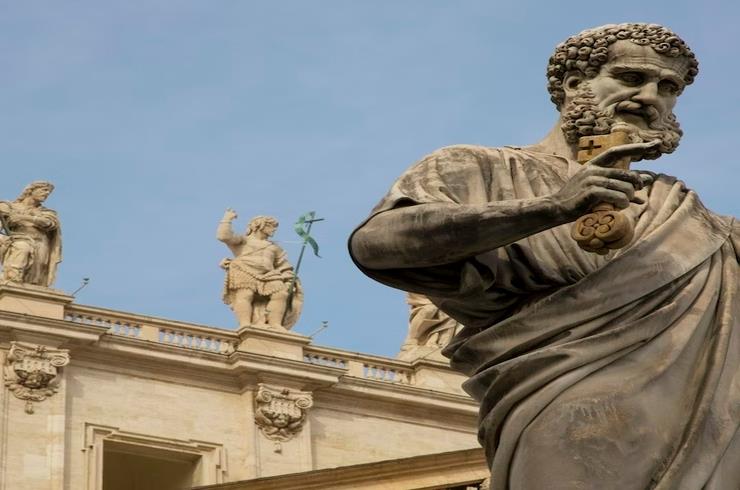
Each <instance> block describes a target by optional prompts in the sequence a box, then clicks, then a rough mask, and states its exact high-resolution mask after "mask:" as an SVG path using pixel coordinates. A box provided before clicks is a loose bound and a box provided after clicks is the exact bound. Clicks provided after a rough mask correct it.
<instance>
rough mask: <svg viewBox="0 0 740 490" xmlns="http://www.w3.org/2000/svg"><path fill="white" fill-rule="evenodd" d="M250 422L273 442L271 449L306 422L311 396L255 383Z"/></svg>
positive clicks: (307, 393) (296, 431) (277, 447)
mask: <svg viewBox="0 0 740 490" xmlns="http://www.w3.org/2000/svg"><path fill="white" fill-rule="evenodd" d="M254 401H255V407H254V422H255V424H257V427H259V429H260V432H262V435H264V436H265V437H266V438H267V439H269V440H271V441H274V442H275V452H278V453H279V452H281V451H282V446H281V443H282V442H287V441H290V440H291V439H293V438H294V437H295V436H296V435H297V434H298V433H299V432H300V431H301V429H302V428H303V426H304V425H305V423H306V416H307V412H308V409H309V408H311V407H312V406H313V396H312V394H311V393H310V392H307V391H298V390H291V389H288V388H281V387H277V386H272V385H267V384H265V383H259V384H258V389H257V395H256V396H255V398H254Z"/></svg>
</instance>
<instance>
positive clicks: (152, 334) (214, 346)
mask: <svg viewBox="0 0 740 490" xmlns="http://www.w3.org/2000/svg"><path fill="white" fill-rule="evenodd" d="M64 319H65V320H67V321H70V322H74V323H81V324H84V325H95V326H98V327H106V328H108V333H109V334H111V335H116V336H121V337H129V338H135V339H141V340H149V341H152V342H157V343H160V344H166V345H175V346H178V347H183V348H185V349H193V350H199V351H207V352H216V353H221V354H230V353H231V352H233V351H234V344H235V342H236V339H232V338H229V337H228V336H226V335H218V334H217V333H216V332H213V333H212V332H209V331H208V330H209V329H207V328H203V327H195V326H193V327H188V326H187V325H183V324H180V323H179V322H176V323H175V325H177V326H176V327H174V326H170V325H168V322H167V321H166V320H156V319H154V320H151V319H150V320H149V321H147V320H146V319H142V320H136V319H126V318H124V317H123V316H120V317H119V316H116V315H115V314H114V313H112V314H107V312H105V313H104V312H97V311H94V310H93V309H92V308H86V307H78V308H75V307H68V308H67V310H66V312H65V315H64ZM214 330H215V329H214Z"/></svg>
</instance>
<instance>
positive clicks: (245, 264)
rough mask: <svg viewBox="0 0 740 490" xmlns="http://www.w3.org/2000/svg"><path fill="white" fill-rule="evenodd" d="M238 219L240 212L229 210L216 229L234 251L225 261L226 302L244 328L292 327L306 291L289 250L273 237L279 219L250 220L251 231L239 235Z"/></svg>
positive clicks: (217, 236) (281, 328)
mask: <svg viewBox="0 0 740 490" xmlns="http://www.w3.org/2000/svg"><path fill="white" fill-rule="evenodd" d="M236 218H237V214H236V212H235V211H234V210H233V209H227V210H226V212H225V213H224V216H223V218H222V219H221V221H220V223H219V225H218V229H217V232H216V238H218V240H220V241H222V242H224V243H225V244H226V245H227V246H228V247H229V249H230V250H231V251H232V253H233V254H234V258H227V259H224V260H223V261H222V262H221V267H223V268H224V269H225V270H226V280H225V283H224V295H223V298H224V302H225V303H226V304H228V305H229V306H231V309H232V310H233V311H234V314H235V315H236V318H237V320H238V321H239V326H240V327H243V326H250V325H257V326H263V327H264V326H269V327H270V328H274V329H277V330H285V329H287V328H290V327H292V326H293V325H294V324H295V323H296V322H297V321H298V316H299V315H300V311H301V307H302V304H303V291H302V289H301V287H300V282H298V281H297V278H295V274H294V271H293V266H292V265H291V264H290V263H289V262H288V258H287V255H286V253H285V251H284V250H283V249H282V248H281V247H280V246H279V245H277V244H275V243H274V242H272V241H271V240H270V238H271V237H272V235H273V234H274V233H275V230H277V227H278V222H277V220H276V219H275V218H272V217H270V216H257V217H255V218H252V220H251V221H250V222H249V226H248V229H247V233H246V234H244V235H238V234H236V233H234V232H233V230H232V228H231V222H232V221H233V220H234V219H236Z"/></svg>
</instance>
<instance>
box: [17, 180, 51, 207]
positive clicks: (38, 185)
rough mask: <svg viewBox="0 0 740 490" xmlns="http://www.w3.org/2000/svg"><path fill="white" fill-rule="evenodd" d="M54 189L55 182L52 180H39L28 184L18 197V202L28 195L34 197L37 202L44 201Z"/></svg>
mask: <svg viewBox="0 0 740 490" xmlns="http://www.w3.org/2000/svg"><path fill="white" fill-rule="evenodd" d="M53 190H54V184H52V183H51V182H45V181H43V180H37V181H35V182H31V183H30V184H28V185H27V186H26V187H25V188H24V189H23V191H22V192H21V194H20V195H19V196H18V198H17V199H16V202H20V201H23V200H24V199H26V198H28V197H32V196H33V197H34V199H35V200H36V201H37V202H44V201H46V198H47V197H49V194H51V192H52V191H53Z"/></svg>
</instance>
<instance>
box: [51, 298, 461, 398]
mask: <svg viewBox="0 0 740 490" xmlns="http://www.w3.org/2000/svg"><path fill="white" fill-rule="evenodd" d="M64 318H65V320H66V321H70V322H74V323H80V324H85V325H94V326H100V327H106V328H108V334H109V335H113V336H116V337H121V338H129V339H136V340H143V341H149V342H155V343H157V344H164V345H167V346H171V347H177V348H182V349H188V350H195V351H202V352H212V353H217V354H223V355H229V354H232V353H233V352H235V351H236V350H240V351H242V352H250V348H249V347H245V346H244V345H243V346H242V347H238V346H239V344H240V337H239V335H238V333H237V332H235V331H229V330H225V329H220V328H212V327H206V326H201V325H195V324H188V323H184V322H177V321H170V320H164V319H159V318H152V317H146V316H141V315H133V314H128V313H123V312H117V311H113V310H106V309H103V308H95V307H89V306H81V305H75V304H70V305H67V306H66V308H65V314H64ZM268 332H269V331H268ZM295 337H298V338H304V337H302V336H298V335H295ZM302 349H303V350H302V352H303V355H302V358H303V361H304V362H306V363H309V364H313V365H317V366H326V367H331V368H337V369H343V370H345V371H346V374H345V376H349V377H353V378H360V379H364V380H368V381H378V382H381V383H389V384H396V385H412V386H425V384H426V383H425V382H423V381H420V379H422V378H423V376H422V377H421V378H420V377H419V373H417V372H416V371H417V370H418V366H417V367H415V365H412V364H411V363H409V362H407V361H401V360H397V359H391V358H385V357H380V356H373V355H368V354H360V353H355V352H348V351H343V350H340V349H332V348H328V347H321V346H315V345H311V344H309V345H305V346H303V347H302ZM299 352H300V351H299ZM438 369H440V368H438ZM441 369H443V370H445V369H446V368H444V366H442V367H441ZM443 391H447V389H444V390H443Z"/></svg>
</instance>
